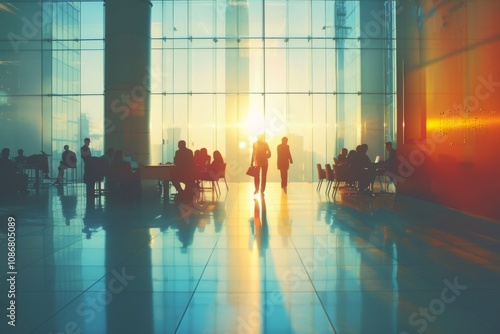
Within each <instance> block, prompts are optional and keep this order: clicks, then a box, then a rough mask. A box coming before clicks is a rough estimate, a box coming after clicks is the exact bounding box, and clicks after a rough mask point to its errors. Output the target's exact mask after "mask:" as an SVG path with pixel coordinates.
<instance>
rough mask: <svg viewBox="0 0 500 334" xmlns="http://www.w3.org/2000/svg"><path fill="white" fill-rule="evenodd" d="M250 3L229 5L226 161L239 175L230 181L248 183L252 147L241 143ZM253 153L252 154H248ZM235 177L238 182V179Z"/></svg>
mask: <svg viewBox="0 0 500 334" xmlns="http://www.w3.org/2000/svg"><path fill="white" fill-rule="evenodd" d="M248 31H249V22H248V1H246V0H238V1H234V0H231V1H230V0H228V1H227V3H226V36H227V39H226V64H225V69H226V71H225V72H226V77H225V80H226V82H225V84H226V92H227V94H226V158H225V159H226V162H228V163H231V162H232V163H234V162H236V165H237V166H238V167H239V168H238V171H239V172H238V175H234V172H233V173H232V174H231V181H239V180H248V176H246V175H245V172H246V168H247V166H248V165H250V160H251V159H250V158H251V156H250V155H251V148H247V149H240V147H239V143H240V141H247V140H248V138H247V137H245V132H244V131H242V129H241V128H240V127H239V124H240V123H241V121H242V120H244V119H246V118H247V117H248V115H249V112H250V98H249V93H248V92H249V90H250V88H249V87H250V69H249V55H248V50H246V47H248V41H247V40H246V37H248ZM249 151H250V153H249ZM235 177H236V179H235Z"/></svg>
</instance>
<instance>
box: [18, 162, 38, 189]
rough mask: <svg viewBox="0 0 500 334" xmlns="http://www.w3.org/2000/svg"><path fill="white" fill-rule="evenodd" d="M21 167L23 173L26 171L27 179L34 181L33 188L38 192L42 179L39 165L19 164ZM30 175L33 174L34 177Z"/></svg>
mask: <svg viewBox="0 0 500 334" xmlns="http://www.w3.org/2000/svg"><path fill="white" fill-rule="evenodd" d="M21 167H22V170H23V171H26V172H27V174H28V173H29V175H28V179H29V180H31V181H34V183H33V188H35V189H36V190H38V189H39V188H40V184H41V179H42V178H43V175H42V169H41V168H40V165H36V164H21ZM28 171H31V172H28ZM32 174H34V175H33V176H32ZM33 179H34V180H33Z"/></svg>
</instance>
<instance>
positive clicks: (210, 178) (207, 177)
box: [196, 169, 217, 193]
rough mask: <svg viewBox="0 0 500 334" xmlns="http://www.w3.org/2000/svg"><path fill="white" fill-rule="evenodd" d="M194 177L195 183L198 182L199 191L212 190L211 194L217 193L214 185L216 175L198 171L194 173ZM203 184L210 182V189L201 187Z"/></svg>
mask: <svg viewBox="0 0 500 334" xmlns="http://www.w3.org/2000/svg"><path fill="white" fill-rule="evenodd" d="M196 175H197V176H196V181H198V182H199V184H198V185H199V188H198V189H199V190H201V191H205V190H209V189H210V190H212V192H215V193H217V187H216V185H215V183H216V178H217V177H216V175H215V174H214V173H213V172H212V171H210V170H208V169H203V170H198V171H197V172H196ZM204 182H210V184H211V187H204V186H203V183H204Z"/></svg>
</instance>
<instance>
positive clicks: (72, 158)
mask: <svg viewBox="0 0 500 334" xmlns="http://www.w3.org/2000/svg"><path fill="white" fill-rule="evenodd" d="M68 168H76V154H75V152H73V151H71V150H70V149H69V145H64V152H63V153H62V155H61V162H60V163H59V167H58V170H59V174H58V175H57V181H56V182H55V184H60V183H61V182H62V179H63V176H64V171H65V170H66V169H68Z"/></svg>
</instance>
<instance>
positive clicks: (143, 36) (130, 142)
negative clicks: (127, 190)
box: [104, 0, 152, 164]
mask: <svg viewBox="0 0 500 334" xmlns="http://www.w3.org/2000/svg"><path fill="white" fill-rule="evenodd" d="M151 8H152V4H151V2H150V1H146V0H106V3H105V19H106V21H105V22H106V36H105V60H104V64H105V69H104V73H105V74H104V75H105V76H104V85H105V88H104V89H105V92H104V93H105V98H104V108H105V109H104V114H105V124H104V127H105V135H104V143H105V147H104V149H107V148H109V147H113V148H114V149H115V150H123V152H124V154H125V155H130V156H131V157H132V159H133V160H135V161H137V162H139V163H144V164H148V163H150V159H151V153H150V144H149V143H150V127H149V113H150V110H149V108H150V93H151V92H150V81H151V75H150V65H151V64H150V63H151V57H150V53H151Z"/></svg>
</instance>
